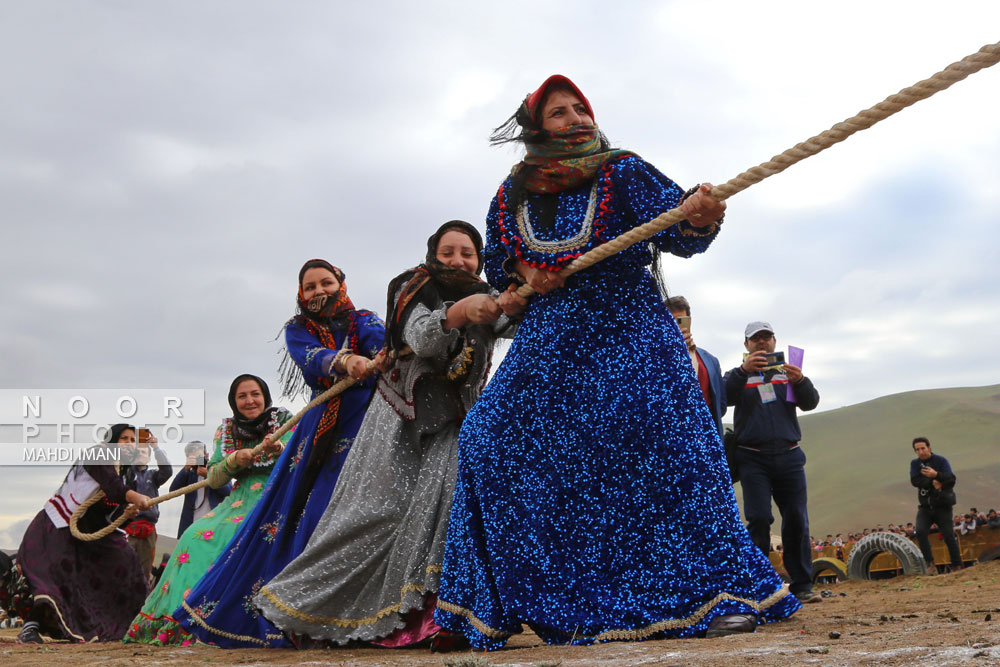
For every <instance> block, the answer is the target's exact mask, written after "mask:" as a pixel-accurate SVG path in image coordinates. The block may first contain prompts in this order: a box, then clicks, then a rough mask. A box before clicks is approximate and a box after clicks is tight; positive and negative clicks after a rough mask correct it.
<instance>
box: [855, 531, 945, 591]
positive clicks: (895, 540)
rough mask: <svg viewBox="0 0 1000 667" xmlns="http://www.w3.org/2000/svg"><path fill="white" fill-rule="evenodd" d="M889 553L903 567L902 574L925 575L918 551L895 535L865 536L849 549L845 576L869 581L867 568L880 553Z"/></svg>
mask: <svg viewBox="0 0 1000 667" xmlns="http://www.w3.org/2000/svg"><path fill="white" fill-rule="evenodd" d="M886 552H888V553H891V554H892V555H893V556H895V557H896V558H898V559H899V562H900V564H902V566H903V574H927V563H926V561H924V557H923V556H922V555H921V554H920V549H918V548H917V545H916V544H914V543H913V542H911V541H910V540H909V539H907V538H905V537H903V536H902V535H897V534H896V533H884V532H883V533H872V534H870V535H865V536H864V537H862V538H861V539H860V540H858V543H857V544H855V545H854V548H853V549H851V555H850V556H848V558H847V576H848V577H850V578H851V579H866V580H867V579H871V578H872V577H871V573H870V572H869V571H868V568H869V567H870V566H871V563H872V560H874V558H875V556H878V555H879V554H880V553H886Z"/></svg>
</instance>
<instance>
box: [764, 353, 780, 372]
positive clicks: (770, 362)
mask: <svg viewBox="0 0 1000 667" xmlns="http://www.w3.org/2000/svg"><path fill="white" fill-rule="evenodd" d="M764 358H765V359H766V360H767V366H764V368H763V370H765V371H770V370H780V369H781V367H782V366H784V365H785V353H784V352H768V353H767V354H765V355H764Z"/></svg>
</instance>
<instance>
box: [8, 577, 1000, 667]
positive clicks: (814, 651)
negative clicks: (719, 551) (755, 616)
mask: <svg viewBox="0 0 1000 667" xmlns="http://www.w3.org/2000/svg"><path fill="white" fill-rule="evenodd" d="M998 579H1000V561H993V562H992V563H986V564H982V565H976V566H974V567H971V568H967V569H965V570H963V571H961V572H956V573H953V574H943V575H937V576H904V577H898V578H895V579H887V580H883V581H847V582H842V583H839V584H825V585H820V586H818V587H817V589H816V590H826V591H829V592H830V594H832V597H827V598H825V599H824V600H823V601H822V602H821V603H819V604H811V605H808V606H807V607H805V608H804V609H802V611H800V612H798V613H797V614H795V615H794V616H793V617H792V618H791V619H789V620H787V621H784V622H782V623H775V624H770V625H765V626H761V627H760V628H758V630H757V632H756V633H754V634H752V635H739V636H731V637H724V638H721V639H680V640H655V641H646V642H636V643H623V642H611V643H607V644H600V645H596V646H546V645H544V644H541V642H540V641H539V640H538V638H537V637H536V636H535V635H533V634H531V633H527V632H526V633H525V634H523V635H520V636H516V637H514V638H513V639H511V641H510V642H509V643H508V645H507V648H505V649H504V650H501V651H495V652H492V653H481V652H478V653H470V652H468V651H466V652H463V653H450V654H440V653H430V652H428V651H427V650H426V649H425V650H419V651H417V650H391V649H375V648H371V649H369V648H365V649H339V650H313V651H295V650H268V649H245V650H221V649H217V648H212V647H210V646H195V647H190V648H156V647H136V646H135V645H127V646H126V645H124V644H116V643H107V644H87V645H72V644H66V643H62V642H49V643H46V644H45V645H20V644H17V643H16V640H15V637H16V630H0V663H2V664H17V665H46V666H48V665H90V664H101V665H102V666H104V667H118V666H129V667H134V666H135V665H137V664H138V665H190V664H193V663H199V664H205V663H208V664H215V665H294V664H298V665H441V666H445V665H451V666H453V667H487V666H488V665H524V666H529V667H541V666H543V665H544V666H546V667H554V666H555V665H563V666H565V667H570V666H575V665H688V664H699V665H719V666H721V665H727V666H728V665H732V664H734V663H741V664H745V665H782V666H785V665H789V664H810V665H910V664H915V663H917V662H923V663H924V664H931V665H957V664H971V665H1000V581H998ZM837 633H839V636H838V634H837Z"/></svg>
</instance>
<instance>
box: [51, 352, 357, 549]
mask: <svg viewBox="0 0 1000 667" xmlns="http://www.w3.org/2000/svg"><path fill="white" fill-rule="evenodd" d="M374 366H375V361H374V360H372V361H369V362H368V368H369V369H371V368H374ZM355 382H357V380H355V379H354V378H351V377H347V378H344V379H343V380H341V381H339V382H337V383H336V384H334V385H333V386H331V387H330V388H329V389H327V390H326V391H324V392H323V393H322V394H320V395H319V396H317V397H316V398H314V399H313V400H311V401H309V403H308V404H306V406H305V407H304V408H302V409H301V410H299V411H298V412H297V413H295V416H293V417H292V418H291V419H289V420H288V421H287V422H285V423H284V424H282V425H281V428H279V429H278V430H277V431H275V432H274V433H272V434H271V440H272V441H276V440H278V439H279V438H281V436H283V435H285V434H286V433H288V432H289V431H290V430H292V429H293V428H294V427H295V425H296V424H298V423H299V421H301V420H302V418H303V417H304V416H305V414H306V413H307V412H309V411H310V410H312V409H313V408H315V407H316V406H317V405H322V404H323V403H326V402H327V401H329V400H330V399H331V398H333V397H334V396H337V395H338V394H340V393H342V392H343V391H344V390H346V389H347V388H348V387H350V386H352V385H353V384H354V383H355ZM263 451H264V443H261V444H259V445H257V446H256V447H254V448H253V449H252V450H251V452H250V453H251V458H257V456H259V455H260V453H261V452H263ZM208 482H209V480H208V478H206V479H203V480H201V481H200V482H195V483H194V484H188V485H187V486H182V487H181V488H179V489H177V490H176V491H171V492H170V493H167V494H164V495H162V496H157V497H156V498H152V499H150V501H149V506H150V507H152V506H153V505H159V504H160V503H162V502H164V501H166V500H170V499H171V498H176V497H177V496H183V495H184V494H186V493H191V492H192V491H197V490H198V489H203V488H205V487H206V486H208ZM103 497H104V491H98V492H97V493H95V494H94V495H92V496H91V497H90V498H87V500H85V501H84V502H83V503H82V504H81V505H80V507H78V508H77V510H76V511H75V512H73V516H71V517H70V519H69V530H70V533H71V534H72V535H73V537H75V538H76V539H78V540H82V541H84V542H93V541H94V540H99V539H101V538H102V537H105V536H106V535H109V534H111V533H112V532H114V530H115V529H117V528H118V527H119V526H120V525H122V524H123V523H125V521H126V520H127V519H128V517H126V516H125V514H122V515H121V516H119V517H118V518H117V519H115V520H114V521H112V522H111V523H109V524H108V525H107V526H104V527H103V528H101V529H100V530H98V531H96V532H93V533H81V532H80V530H79V528H78V527H77V524H78V522H79V521H80V517H81V516H83V514H84V512H86V511H87V509H89V508H90V507H91V505H93V504H94V503H96V502H97V501H99V500H100V499H101V498H103Z"/></svg>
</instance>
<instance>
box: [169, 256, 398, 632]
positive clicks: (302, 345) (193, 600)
mask: <svg viewBox="0 0 1000 667" xmlns="http://www.w3.org/2000/svg"><path fill="white" fill-rule="evenodd" d="M384 339H385V325H384V324H383V323H382V321H381V320H380V319H379V318H378V316H377V315H375V314H374V313H372V312H370V311H367V310H356V309H355V308H354V304H353V303H351V300H350V298H349V297H348V296H347V287H346V285H345V283H344V273H343V271H341V270H340V269H338V268H337V267H335V266H333V265H331V264H330V263H329V262H326V261H324V260H320V259H313V260H310V261H308V262H306V263H305V264H304V265H303V266H302V268H301V269H300V271H299V293H298V313H297V314H296V315H295V317H293V318H292V319H291V320H289V321H288V323H287V324H286V325H285V343H286V347H287V349H288V355H289V357H290V358H291V360H292V361H293V362H294V366H293V365H290V364H283V365H282V369H283V375H284V379H285V395H286V396H289V395H294V394H296V393H298V391H299V389H300V388H301V387H302V382H304V383H305V384H307V385H308V386H309V387H310V388H312V393H313V396H314V397H315V396H317V395H319V394H321V393H322V392H323V391H325V390H326V389H327V388H329V387H330V386H331V385H332V384H333V383H335V382H336V381H338V380H340V379H342V378H344V377H346V376H347V375H350V376H351V377H353V378H354V379H356V380H359V382H357V383H356V384H354V385H353V386H352V387H350V388H349V389H347V390H346V391H344V392H343V393H341V394H340V395H339V396H336V397H334V398H332V399H330V400H329V401H327V402H326V403H324V404H322V405H319V406H317V407H315V408H313V409H312V410H310V411H309V412H308V413H306V415H305V417H303V418H302V421H301V422H299V424H298V426H297V427H296V430H295V433H294V435H293V436H292V439H291V440H290V441H289V443H288V447H286V448H285V452H284V453H283V454H282V456H281V458H280V459H278V462H277V464H275V469H274V472H273V473H272V474H271V477H270V479H269V480H268V483H267V486H266V487H265V489H264V495H263V497H262V498H261V499H260V501H259V502H258V503H257V505H256V506H255V507H254V510H253V512H251V514H250V515H249V516H248V517H246V520H245V521H244V526H243V527H242V528H241V529H240V532H239V533H237V535H236V537H235V538H234V539H233V542H232V543H231V544H230V545H229V548H228V549H227V550H226V551H225V553H223V554H222V556H220V557H219V559H218V560H217V561H216V562H215V565H214V567H213V568H212V570H211V571H210V572H209V573H208V574H206V575H205V576H204V577H203V578H202V579H201V581H199V582H198V585H197V586H196V587H195V588H194V589H193V590H192V591H191V593H190V595H188V596H187V598H186V599H185V600H184V602H182V603H181V607H180V609H178V610H177V611H176V613H175V615H174V617H175V618H176V619H177V621H178V623H179V624H180V626H181V627H182V628H183V629H184V630H185V631H187V632H190V633H191V634H193V635H195V636H196V637H197V638H198V639H199V640H201V641H203V642H206V643H211V644H216V645H219V646H223V647H227V648H235V647H254V646H256V647H265V646H272V647H277V646H289V645H290V644H289V643H288V640H287V639H286V637H285V635H284V634H282V632H281V631H280V630H278V629H277V628H275V627H274V626H273V625H272V624H271V623H270V622H268V620H267V619H266V618H264V617H263V616H261V615H260V614H259V613H258V612H257V610H256V609H255V608H254V606H253V604H252V600H253V597H254V596H255V595H256V594H257V592H258V591H259V590H260V587H261V586H262V585H263V584H265V583H266V582H268V581H270V580H271V579H272V578H273V577H274V576H275V575H276V574H278V572H280V571H281V570H282V569H283V568H284V567H285V566H286V565H287V564H288V563H290V562H291V561H292V560H293V559H294V558H295V557H296V556H298V555H299V554H300V553H301V552H302V550H303V549H304V548H305V545H306V543H307V542H308V541H309V537H310V536H311V535H312V532H313V530H314V529H315V527H316V524H317V523H318V522H319V520H320V517H322V516H323V512H324V510H326V506H327V505H328V504H329V502H330V496H331V495H332V494H333V489H334V486H335V485H336V482H337V477H338V476H339V475H340V470H341V467H342V466H343V464H344V460H345V459H346V458H347V453H348V450H349V449H350V447H351V443H352V442H353V441H354V436H355V435H356V434H357V432H358V428H359V427H360V426H361V420H362V418H363V417H364V414H365V409H366V408H367V406H368V401H369V400H370V399H371V395H372V389H373V388H374V386H375V383H374V379H372V378H371V377H370V376H371V375H372V371H371V370H369V369H368V368H367V364H368V361H369V359H371V358H373V357H375V356H376V354H377V353H378V352H379V350H381V349H382V344H383V342H384Z"/></svg>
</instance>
